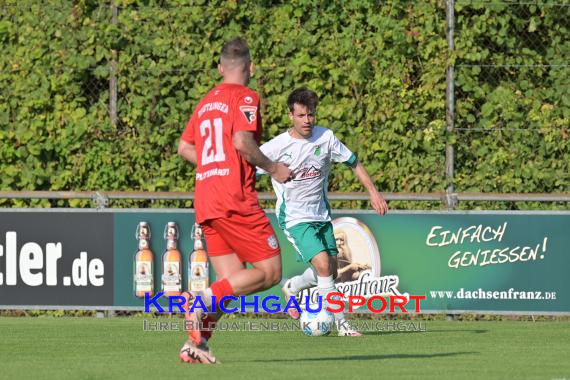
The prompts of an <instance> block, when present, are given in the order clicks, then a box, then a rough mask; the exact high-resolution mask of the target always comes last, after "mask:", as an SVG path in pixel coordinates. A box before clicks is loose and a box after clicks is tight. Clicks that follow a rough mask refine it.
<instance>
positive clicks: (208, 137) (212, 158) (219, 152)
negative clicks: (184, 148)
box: [200, 117, 226, 166]
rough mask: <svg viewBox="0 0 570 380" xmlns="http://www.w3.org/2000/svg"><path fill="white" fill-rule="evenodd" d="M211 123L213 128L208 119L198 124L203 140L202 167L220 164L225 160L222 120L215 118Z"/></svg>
mask: <svg viewBox="0 0 570 380" xmlns="http://www.w3.org/2000/svg"><path fill="white" fill-rule="evenodd" d="M213 122H214V124H213V128H212V121H211V120H210V119H206V120H204V121H202V123H201V124H200V136H202V137H203V138H204V147H203V148H202V166H204V165H207V164H211V163H212V162H222V161H225V160H226V154H225V152H224V140H223V138H224V135H223V133H224V130H223V126H222V119H221V118H219V117H218V118H215V119H214V120H213ZM212 129H213V130H212Z"/></svg>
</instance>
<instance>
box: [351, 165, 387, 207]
mask: <svg viewBox="0 0 570 380" xmlns="http://www.w3.org/2000/svg"><path fill="white" fill-rule="evenodd" d="M352 171H353V172H354V174H355V175H356V177H357V178H358V180H359V181H360V183H362V185H363V186H364V187H365V188H366V190H368V194H370V203H371V204H372V208H373V209H374V210H375V211H376V212H377V213H378V214H380V215H384V214H385V213H386V212H387V211H388V204H386V201H385V200H384V197H382V195H380V193H379V192H378V190H376V186H374V182H372V178H370V175H369V174H368V172H367V171H366V169H365V168H364V165H362V163H361V162H360V161H357V162H356V163H355V164H354V166H352Z"/></svg>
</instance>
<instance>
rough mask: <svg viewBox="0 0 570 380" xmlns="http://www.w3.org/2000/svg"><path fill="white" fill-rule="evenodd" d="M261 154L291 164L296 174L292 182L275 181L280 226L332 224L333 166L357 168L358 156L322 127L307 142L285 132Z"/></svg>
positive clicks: (266, 144)
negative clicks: (329, 222)
mask: <svg viewBox="0 0 570 380" xmlns="http://www.w3.org/2000/svg"><path fill="white" fill-rule="evenodd" d="M261 151H262V152H263V153H264V154H265V155H266V156H267V157H268V158H270V159H271V160H272V161H278V162H283V163H285V164H288V165H289V168H290V169H291V170H292V171H293V179H292V180H291V181H288V182H286V183H279V182H277V181H275V180H273V179H272V180H271V182H272V184H273V189H274V190H275V194H276V196H277V204H276V205H275V211H276V214H277V220H278V221H279V226H280V227H281V228H282V229H286V228H290V227H292V226H294V225H296V224H299V223H306V222H327V221H330V220H331V212H330V206H329V202H328V199H327V190H328V182H329V181H328V178H329V174H330V170H331V165H332V163H333V162H341V163H344V164H346V165H348V166H353V165H354V163H355V162H356V156H355V155H354V153H352V152H351V151H350V150H349V149H348V148H347V147H346V146H345V145H344V144H343V143H342V142H340V141H339V140H338V139H337V138H336V136H335V135H334V133H333V132H332V131H331V130H330V129H327V128H323V127H319V126H315V127H314V128H313V134H312V136H311V137H310V138H307V139H304V138H301V139H298V138H294V137H292V136H291V135H290V134H289V132H284V133H282V134H280V135H279V136H276V137H275V138H273V139H271V140H270V141H268V142H267V143H265V144H263V145H262V146H261ZM258 171H259V172H261V173H264V172H263V171H262V170H261V169H258Z"/></svg>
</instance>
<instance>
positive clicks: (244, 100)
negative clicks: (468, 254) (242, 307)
mask: <svg viewBox="0 0 570 380" xmlns="http://www.w3.org/2000/svg"><path fill="white" fill-rule="evenodd" d="M218 71H219V72H220V74H221V75H222V77H223V80H222V83H220V84H219V85H217V86H216V87H214V88H213V89H212V90H210V92H209V93H208V94H207V95H206V96H205V97H204V98H203V99H202V100H201V101H200V103H199V104H198V106H197V107H196V109H195V110H194V113H193V114H192V116H191V118H190V120H189V121H188V124H187V126H186V129H185V130H184V132H183V134H182V137H181V138H180V143H179V145H178V154H179V155H181V156H182V157H183V158H184V159H186V160H187V161H189V162H191V163H193V164H194V165H196V188H195V201H194V208H195V210H196V222H197V223H199V224H200V225H201V226H202V230H203V232H204V236H205V238H206V243H207V246H208V255H209V258H210V262H211V264H212V266H213V268H214V271H215V272H216V276H217V281H216V282H214V283H213V284H212V285H211V286H210V287H209V288H208V289H207V290H206V291H205V292H203V293H200V294H197V293H193V292H191V293H184V294H183V295H184V296H185V297H186V298H187V299H188V305H187V306H186V307H187V308H190V307H191V305H192V302H193V300H195V299H196V296H197V295H199V296H200V297H201V300H202V301H203V303H204V304H205V306H207V307H208V309H210V307H211V304H212V296H215V297H216V298H215V299H216V302H219V300H220V299H221V298H222V297H224V296H229V295H247V294H251V293H254V292H258V291H261V290H265V289H268V288H270V287H271V286H273V285H275V284H277V283H279V281H280V280H281V255H280V253H281V251H280V248H279V243H278V241H277V237H276V236H275V232H274V231H273V228H272V227H271V224H270V222H269V219H268V218H267V216H266V215H265V213H264V212H263V210H262V208H261V206H260V205H259V201H258V197H257V192H256V191H255V171H256V166H259V167H260V168H262V169H264V170H266V171H268V172H269V173H270V174H271V176H272V177H273V178H274V179H275V180H276V181H279V182H286V181H288V180H289V179H290V178H291V171H290V170H289V168H288V167H287V166H285V165H284V164H282V163H277V162H273V161H271V160H270V159H268V158H267V157H266V156H265V155H264V154H263V153H262V152H261V150H260V149H259V145H258V144H259V142H260V138H261V117H260V112H259V96H258V95H257V94H256V92H255V91H253V90H251V89H250V88H248V87H246V85H247V84H248V82H249V79H250V77H251V75H252V73H253V64H252V63H251V59H250V55H249V48H248V46H247V43H246V42H245V41H244V40H243V39H241V38H235V39H233V40H231V41H229V42H228V43H226V44H225V45H224V47H223V48H222V54H221V58H220V64H219V65H218ZM245 263H251V265H252V268H246V267H245ZM196 309H197V311H196V312H192V313H189V312H188V311H187V312H186V319H187V320H190V321H192V322H194V323H193V326H194V328H193V329H191V330H189V331H188V335H189V339H188V341H187V342H186V343H185V344H184V346H183V347H182V349H181V350H180V359H181V360H182V361H184V362H189V363H205V364H211V363H216V358H215V357H214V355H213V354H212V353H211V351H210V349H209V347H208V346H207V344H206V342H207V338H209V334H208V333H209V332H208V331H202V332H201V331H200V330H199V328H197V325H198V323H197V322H198V321H202V317H203V316H202V315H201V314H202V313H201V309H199V308H196ZM215 319H216V317H214V316H212V315H207V316H206V317H205V319H204V322H211V321H214V320H215Z"/></svg>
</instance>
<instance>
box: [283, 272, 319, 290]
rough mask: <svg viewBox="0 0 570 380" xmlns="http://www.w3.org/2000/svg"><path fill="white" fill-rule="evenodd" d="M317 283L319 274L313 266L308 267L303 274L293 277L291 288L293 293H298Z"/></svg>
mask: <svg viewBox="0 0 570 380" xmlns="http://www.w3.org/2000/svg"><path fill="white" fill-rule="evenodd" d="M315 285H317V274H316V273H315V271H314V270H313V268H307V269H306V270H305V271H304V272H303V274H301V275H299V276H295V277H293V278H292V279H291V282H290V283H289V289H290V290H291V292H293V294H297V293H299V292H300V291H302V290H305V289H309V288H312V287H313V286H315Z"/></svg>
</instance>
